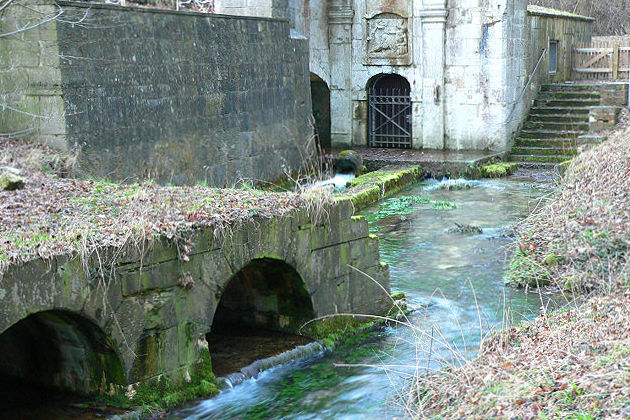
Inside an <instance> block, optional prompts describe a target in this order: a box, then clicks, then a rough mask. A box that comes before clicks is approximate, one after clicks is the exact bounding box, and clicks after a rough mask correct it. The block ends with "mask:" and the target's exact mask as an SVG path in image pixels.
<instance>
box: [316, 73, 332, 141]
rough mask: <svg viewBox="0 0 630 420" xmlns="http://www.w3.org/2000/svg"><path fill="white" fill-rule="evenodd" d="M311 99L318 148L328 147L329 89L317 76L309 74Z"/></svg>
mask: <svg viewBox="0 0 630 420" xmlns="http://www.w3.org/2000/svg"><path fill="white" fill-rule="evenodd" d="M311 99H312V102H313V117H314V118H315V130H316V131H317V137H318V138H319V146H320V147H322V148H329V147H330V89H328V85H326V82H324V81H323V80H322V79H321V78H320V77H319V76H317V75H316V74H314V73H311Z"/></svg>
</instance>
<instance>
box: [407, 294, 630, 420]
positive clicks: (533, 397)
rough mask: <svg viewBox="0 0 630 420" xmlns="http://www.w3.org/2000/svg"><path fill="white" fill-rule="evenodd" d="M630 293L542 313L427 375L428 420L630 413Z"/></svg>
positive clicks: (422, 385)
mask: <svg viewBox="0 0 630 420" xmlns="http://www.w3.org/2000/svg"><path fill="white" fill-rule="evenodd" d="M629 320H630V293H628V292H618V293H615V294H613V295H610V296H606V297H598V298H594V299H592V300H591V301H589V302H588V303H587V304H584V305H582V306H580V307H579V308H577V309H569V310H562V311H559V312H558V313H555V314H551V315H548V314H543V315H542V316H541V317H539V318H537V319H536V320H535V321H533V322H531V323H527V324H523V325H522V326H520V327H513V328H510V329H509V330H507V331H505V332H503V333H501V334H499V335H497V336H495V337H494V338H493V339H491V340H489V341H486V342H485V343H484V347H483V350H482V352H481V353H480V355H479V356H478V358H477V359H475V360H474V361H473V362H471V363H469V364H466V365H464V366H463V367H460V368H457V369H449V370H445V371H441V372H438V373H436V374H433V375H431V376H429V377H428V378H423V379H422V380H420V381H418V382H417V383H416V386H415V387H414V389H413V392H414V395H413V397H414V398H413V399H414V406H412V407H413V410H414V411H415V412H414V413H413V414H414V415H415V416H416V417H422V418H425V417H426V418H475V419H488V418H510V419H512V418H519V419H535V418H572V419H589V418H592V419H594V418H610V419H622V418H628V416H630V361H629V360H630V359H629V358H630V328H629V327H628V325H629V324H628V321H629Z"/></svg>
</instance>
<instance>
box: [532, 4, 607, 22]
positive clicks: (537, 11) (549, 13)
mask: <svg viewBox="0 0 630 420" xmlns="http://www.w3.org/2000/svg"><path fill="white" fill-rule="evenodd" d="M527 14H528V15H532V16H545V17H555V18H563V19H573V20H582V21H585V22H595V18H592V17H589V16H582V15H578V14H576V13H571V12H566V11H564V10H557V9H550V8H548V7H542V6H534V5H529V6H527Z"/></svg>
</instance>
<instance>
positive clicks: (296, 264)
mask: <svg viewBox="0 0 630 420" xmlns="http://www.w3.org/2000/svg"><path fill="white" fill-rule="evenodd" d="M327 211H328V216H327V217H325V218H324V220H322V221H321V222H318V223H315V222H314V221H313V220H312V219H311V218H310V217H308V216H307V214H306V211H305V210H299V211H296V212H295V213H293V214H291V215H290V217H286V216H285V217H282V218H275V219H272V220H266V219H265V220H258V219H254V220H252V221H250V222H248V223H246V224H244V225H242V226H236V227H234V228H233V232H232V234H231V235H230V236H229V237H228V239H227V240H219V239H215V238H214V236H213V234H212V232H209V231H199V232H197V233H195V234H194V235H193V236H192V238H191V240H190V244H192V247H191V249H190V250H189V252H188V253H187V258H182V255H181V253H180V252H178V249H177V247H176V246H175V245H174V244H173V243H172V242H170V241H167V240H165V239H157V240H156V242H155V243H153V244H151V245H150V244H148V243H141V244H137V245H130V246H129V247H128V248H126V249H123V250H113V249H101V250H100V251H99V253H98V256H96V255H94V256H93V257H92V258H90V259H89V261H87V264H85V265H84V264H83V263H82V262H81V260H80V259H79V258H78V257H59V258H55V259H53V260H50V261H42V260H35V261H32V262H30V263H27V264H24V265H21V266H14V267H12V268H10V269H9V271H8V272H7V273H6V274H5V275H4V278H3V279H2V282H1V283H0V334H2V333H3V332H4V331H6V330H7V329H8V328H10V327H11V326H12V325H15V324H16V323H18V322H19V321H20V320H22V319H24V318H26V317H27V316H28V315H30V314H35V313H40V312H42V311H49V310H57V311H67V312H69V313H73V314H76V315H80V316H81V317H82V318H85V319H86V320H88V321H91V322H92V323H94V324H95V325H96V326H98V327H99V328H100V329H101V330H102V331H103V333H104V335H105V336H106V337H107V339H108V340H110V342H111V343H112V346H113V349H114V350H115V352H116V354H118V355H119V357H120V359H121V361H122V367H123V370H124V376H125V382H126V383H132V382H136V381H142V380H146V379H149V378H153V377H155V376H157V375H160V374H166V375H168V376H169V377H170V378H171V379H172V380H174V381H178V380H181V379H182V378H185V377H187V372H188V373H190V369H191V367H192V366H193V365H194V364H195V363H196V362H197V361H198V358H199V355H200V352H201V351H202V350H203V348H204V347H205V345H206V344H205V343H206V342H205V338H204V337H205V334H206V333H208V332H209V331H210V330H211V326H212V323H213V317H214V314H215V311H216V309H217V306H218V303H219V301H220V300H221V297H222V294H223V292H224V291H225V290H226V287H227V284H228V283H229V281H230V279H232V278H233V276H234V275H235V274H237V273H238V272H239V271H240V270H241V269H242V268H243V267H246V266H248V264H249V263H250V262H251V261H254V260H258V259H261V258H265V259H270V260H278V261H281V262H283V263H285V264H288V265H289V266H290V267H292V269H294V270H295V272H297V274H299V277H300V278H301V280H302V281H303V284H300V285H296V287H305V290H306V292H307V296H308V297H309V299H310V301H311V303H312V309H313V313H314V315H315V316H322V315H326V314H333V313H342V312H353V313H368V314H377V313H380V312H382V311H384V310H387V309H389V307H391V302H390V301H389V300H388V298H387V297H386V296H385V295H384V293H383V291H382V290H381V289H380V288H379V286H378V285H377V284H375V283H374V282H373V281H371V280H369V279H368V278H366V277H365V276H364V275H362V274H361V273H359V272H358V271H356V270H354V269H352V268H350V265H351V266H353V267H356V268H357V269H359V270H361V271H363V272H365V273H367V274H368V275H370V276H372V277H373V278H374V279H375V280H376V281H377V282H378V283H380V284H381V285H382V286H383V287H384V288H385V289H388V288H389V280H388V273H387V267H386V266H381V264H380V263H379V250H378V240H377V239H376V238H375V237H373V236H370V235H369V232H368V226H367V222H366V221H365V220H364V219H361V218H353V217H352V213H353V208H352V205H351V203H350V201H349V200H347V201H343V202H340V203H339V204H335V205H333V206H331V207H330V208H328V209H327ZM143 249H147V250H148V251H146V252H143V251H142V250H143ZM272 274H273V273H272ZM243 292H244V293H246V292H248V291H243ZM273 304H274V300H273V299H270V300H269V305H272V306H270V307H268V308H263V309H267V310H273V309H274V307H273ZM275 304H277V302H276V303H275ZM275 309H276V311H278V312H279V314H280V315H286V314H284V313H283V312H281V311H280V309H277V308H275ZM285 324H286V325H292V323H291V320H290V319H289V320H288V321H287V320H285Z"/></svg>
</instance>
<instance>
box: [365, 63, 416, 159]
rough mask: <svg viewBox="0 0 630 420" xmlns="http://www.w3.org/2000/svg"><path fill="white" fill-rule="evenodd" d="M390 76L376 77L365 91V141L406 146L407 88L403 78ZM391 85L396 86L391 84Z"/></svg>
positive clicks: (408, 128) (408, 140)
mask: <svg viewBox="0 0 630 420" xmlns="http://www.w3.org/2000/svg"><path fill="white" fill-rule="evenodd" d="M391 76H394V75H387V76H386V77H383V78H381V79H377V80H376V81H375V82H374V84H373V87H372V88H370V89H369V91H368V104H369V113H368V125H369V129H368V130H369V144H370V147H387V148H399V149H410V148H411V97H410V89H409V87H408V83H407V81H406V80H405V79H404V78H402V77H400V76H398V77H396V78H394V77H391ZM397 79H402V80H401V81H399V80H397ZM394 84H395V85H398V86H397V87H393V86H392V85H394ZM405 84H406V85H407V86H405ZM383 85H385V86H383ZM388 85H389V86H388Z"/></svg>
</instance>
